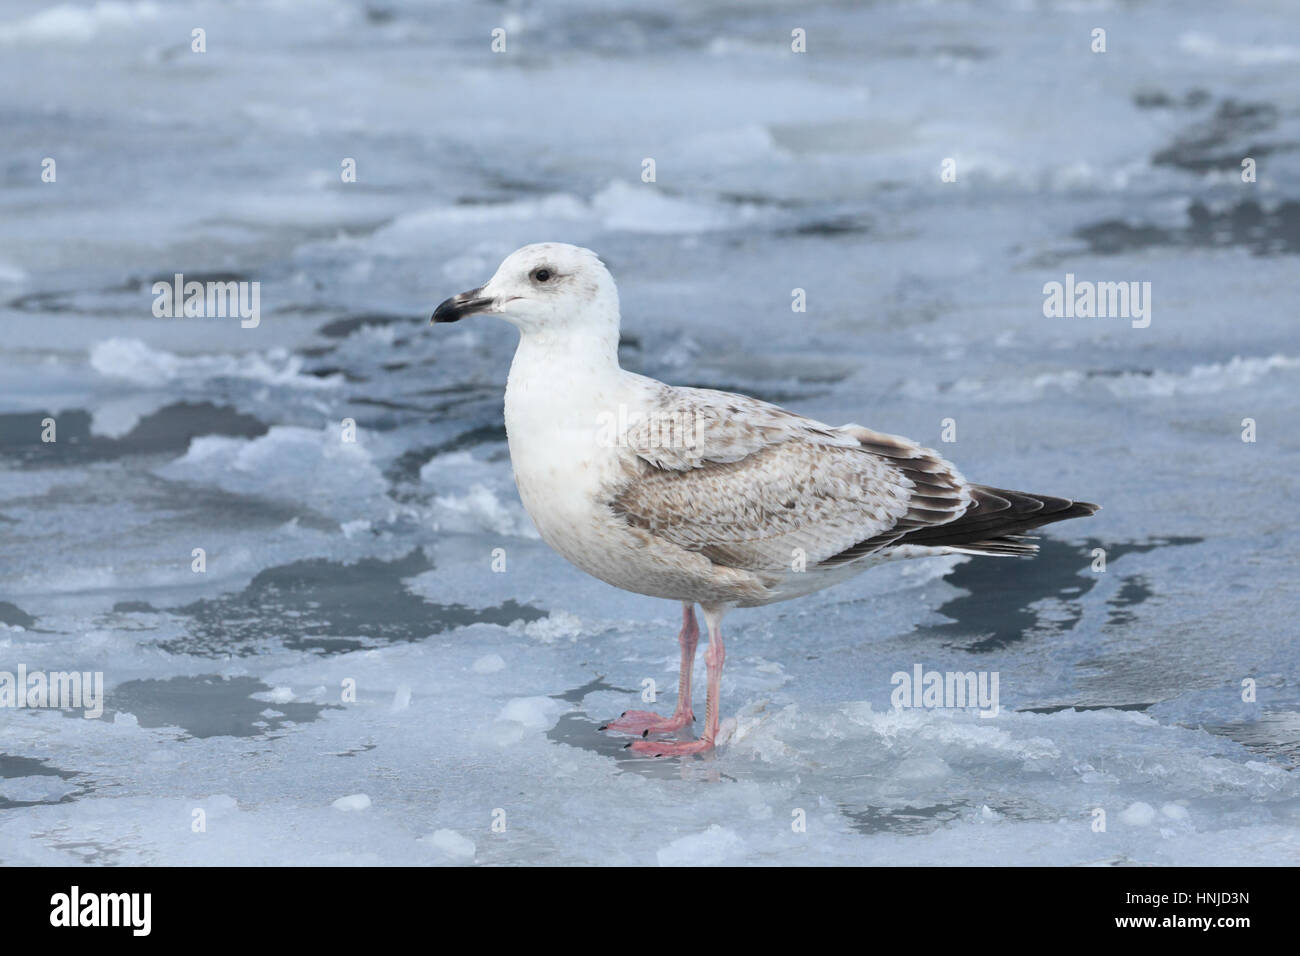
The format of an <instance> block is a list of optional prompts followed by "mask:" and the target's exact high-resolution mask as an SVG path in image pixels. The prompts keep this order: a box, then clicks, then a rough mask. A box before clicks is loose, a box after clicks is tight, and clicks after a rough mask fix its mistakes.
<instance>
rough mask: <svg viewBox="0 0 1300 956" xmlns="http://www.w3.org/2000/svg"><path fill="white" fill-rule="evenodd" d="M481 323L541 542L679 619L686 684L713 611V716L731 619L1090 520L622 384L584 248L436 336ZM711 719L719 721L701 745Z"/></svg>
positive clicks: (526, 258)
mask: <svg viewBox="0 0 1300 956" xmlns="http://www.w3.org/2000/svg"><path fill="white" fill-rule="evenodd" d="M473 312H495V313H498V314H500V315H501V316H502V317H503V318H505V319H506V320H507V321H510V322H511V323H513V324H514V325H516V326H517V327H518V328H519V330H520V340H519V347H518V349H517V350H516V352H515V358H514V362H513V363H512V365H511V368H510V377H509V380H508V382H507V385H506V397H505V421H506V433H507V436H508V439H509V444H510V459H511V463H512V465H513V467H514V474H515V482H516V484H517V486H518V488H519V496H520V498H521V500H522V501H523V504H524V507H525V508H526V509H527V511H528V513H529V515H530V516H531V517H532V519H533V521H534V523H535V524H536V525H537V529H538V531H539V533H540V534H541V536H542V538H543V539H544V540H545V541H546V542H547V543H548V544H550V545H551V546H552V547H553V548H555V550H557V551H558V552H560V554H562V555H563V556H564V557H565V558H567V559H568V560H569V561H571V562H573V563H574V564H575V565H577V566H578V567H580V568H582V569H583V570H585V571H587V572H588V573H590V574H592V575H594V576H596V577H598V578H600V579H601V580H603V581H607V582H608V583H610V584H613V585H615V586H616V587H620V588H624V589H626V590H628V591H635V592H638V593H641V594H648V595H652V596H655V597H663V598H671V599H674V600H678V601H681V602H683V604H684V605H685V606H686V609H687V612H688V618H689V619H688V620H686V621H684V624H683V632H682V633H683V638H682V646H683V667H684V668H687V669H689V658H688V655H687V650H688V649H689V656H690V657H693V655H694V649H695V645H694V640H693V639H690V640H688V639H687V635H689V634H690V633H691V627H692V622H693V618H691V617H689V610H690V607H691V606H692V605H693V604H696V603H698V604H700V605H701V606H702V607H703V608H704V611H705V617H706V620H707V623H708V625H709V632H710V653H711V654H712V655H715V658H716V659H714V658H712V657H711V663H710V692H711V698H712V697H715V696H716V677H717V674H720V671H721V666H722V643H721V635H720V631H719V628H718V624H719V622H720V621H721V617H722V614H723V613H724V612H725V611H726V609H728V608H730V607H735V606H742V607H744V606H754V605H760V604H769V603H771V602H773V601H781V600H786V599H788V598H792V597H797V596H799V595H802V594H808V593H810V592H813V591H816V590H820V589H821V588H824V587H828V586H830V585H832V584H835V583H837V582H839V581H842V580H844V579H845V578H847V577H851V576H852V575H855V574H857V573H859V572H860V571H862V570H864V569H865V568H867V567H870V566H872V565H874V564H877V563H879V562H881V561H886V560H895V559H898V558H912V557H923V556H925V555H933V554H945V553H951V552H953V551H964V552H969V553H977V554H1006V555H1015V554H1028V553H1032V551H1033V546H1032V545H1031V544H1028V543H1027V542H1026V541H1025V539H1024V538H1023V537H1022V535H1023V532H1024V531H1026V530H1029V529H1031V528H1033V527H1036V526H1038V525H1040V524H1044V523H1047V522H1048V521H1056V520H1061V519H1063V518H1069V517H1075V516H1079V515H1084V514H1091V513H1092V512H1093V511H1094V510H1096V508H1095V506H1093V505H1088V504H1086V503H1082V502H1072V501H1070V500H1069V499H1066V498H1053V497H1050V496H1041V495H1026V494H1022V493H1020V492H1010V491H1002V490H999V489H993V488H987V487H985V486H982V485H974V484H970V483H968V482H967V481H966V480H965V479H964V478H963V477H962V476H961V475H960V474H959V473H958V472H957V470H956V469H955V468H954V467H953V466H952V465H951V464H949V463H948V462H947V461H945V460H944V459H943V458H942V457H941V456H939V455H938V454H937V453H936V452H934V451H932V450H930V449H927V448H922V447H920V446H918V445H917V444H916V443H914V442H912V441H909V440H908V439H906V438H899V437H896V436H893V435H886V434H882V433H880V432H875V431H872V430H870V429H868V428H863V427H862V426H860V425H843V426H832V425H827V424H824V423H822V422H818V421H814V420H812V419H809V418H804V417H803V416H800V415H796V414H794V413H793V412H789V411H786V410H785V409H782V408H778V407H776V406H774V405H770V404H768V403H766V402H761V401H758V400H757V399H753V398H749V397H747V396H744V395H734V394H731V393H728V392H719V391H712V390H708V389H698V388H675V387H673V386H669V385H665V384H663V383H662V382H658V381H655V380H654V379H650V378H646V377H645V376H642V375H637V374H635V373H632V372H627V371H624V370H623V369H622V368H620V367H619V364H618V331H619V309H618V293H617V290H616V289H615V287H614V283H613V280H612V279H611V278H610V276H609V273H608V272H607V271H606V270H605V268H604V266H603V264H601V263H600V261H599V259H597V258H596V256H595V254H594V253H592V252H590V251H589V250H586V249H578V248H576V247H573V246H565V245H561V244H555V243H544V244H541V245H536V246H526V247H524V248H523V249H520V250H519V251H518V252H515V253H514V254H512V255H511V256H510V257H508V258H507V259H506V260H505V261H504V262H503V263H502V264H501V267H500V268H499V269H498V270H497V273H496V275H494V276H493V277H492V279H491V280H490V281H489V282H488V283H487V284H486V285H484V286H483V287H481V288H480V289H475V290H473V291H471V292H467V293H464V294H462V295H461V296H457V297H455V298H454V299H449V300H447V302H444V303H443V304H442V305H440V306H439V307H438V311H437V312H436V313H435V315H434V319H435V321H455V320H457V319H458V318H460V317H461V315H462V314H470V313H473ZM687 686H689V685H687ZM686 704H687V706H688V707H689V701H687V702H686ZM681 707H682V703H681V702H680V701H679V713H678V714H676V715H675V716H674V718H673V719H672V720H671V721H664V720H661V719H659V718H656V717H655V716H654V715H651V714H643V713H642V712H636V713H637V714H638V715H639V716H637V717H635V718H627V720H626V721H624V723H625V724H626V726H624V725H618V726H615V725H617V724H618V722H615V724H613V725H611V726H612V727H613V728H614V729H616V730H628V729H629V728H630V727H632V726H635V727H638V728H641V727H644V728H645V729H647V730H663V729H666V728H672V729H675V728H676V727H679V726H681V725H682V722H683V720H684V719H685V718H684V717H683V714H684V713H685V712H684V711H681V710H680V708H681ZM716 717H717V714H716V709H714V710H713V711H711V713H710V724H709V727H708V728H706V735H705V738H702V739H703V740H704V741H705V742H706V744H707V745H708V746H711V745H712V740H713V734H714V733H715V732H716V729H717V721H716ZM628 721H631V723H628ZM636 732H638V733H640V732H641V731H640V730H637V731H636ZM675 746H677V747H678V749H677V750H675V751H673V752H678V753H684V752H695V751H694V750H686V749H681V748H682V746H685V745H675ZM692 746H693V745H692Z"/></svg>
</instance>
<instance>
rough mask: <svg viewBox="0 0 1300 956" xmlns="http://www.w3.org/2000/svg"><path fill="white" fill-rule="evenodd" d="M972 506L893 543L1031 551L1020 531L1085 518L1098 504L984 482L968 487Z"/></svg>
mask: <svg viewBox="0 0 1300 956" xmlns="http://www.w3.org/2000/svg"><path fill="white" fill-rule="evenodd" d="M970 493H971V505H970V507H969V508H967V509H966V510H965V511H964V512H963V513H962V516H961V517H960V518H956V519H954V520H953V521H948V522H945V523H944V524H940V525H929V526H927V527H924V528H917V529H916V530H915V531H912V532H909V533H908V534H905V535H903V536H902V537H901V538H899V539H898V540H897V541H895V542H894V545H895V546H898V545H903V544H919V545H924V546H926V547H930V548H952V549H953V550H955V551H962V552H966V553H969V554H997V555H1018V554H1034V553H1035V552H1036V551H1037V550H1038V545H1036V544H1034V543H1033V542H1032V541H1031V540H1029V539H1027V538H1025V536H1024V535H1025V532H1026V531H1031V530H1033V529H1034V528H1037V527H1040V526H1041V525H1045V524H1051V523H1052V522H1053V521H1065V520H1066V519H1067V518H1086V517H1087V516H1088V515H1090V514H1093V513H1095V512H1096V511H1097V510H1098V506H1097V505H1094V504H1089V503H1088V502H1086V501H1071V500H1070V499H1069V498H1056V497H1053V496H1052V495H1030V494H1026V493H1025V492H1023V491H1007V490H1006V489H1005V488H990V487H988V486H987V485H971V486H970Z"/></svg>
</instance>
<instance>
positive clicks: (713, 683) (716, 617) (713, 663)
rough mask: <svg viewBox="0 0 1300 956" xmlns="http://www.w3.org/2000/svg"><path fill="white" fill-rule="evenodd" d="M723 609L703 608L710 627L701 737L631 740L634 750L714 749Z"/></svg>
mask: <svg viewBox="0 0 1300 956" xmlns="http://www.w3.org/2000/svg"><path fill="white" fill-rule="evenodd" d="M726 612H727V608H726V607H725V606H724V607H711V608H710V607H706V608H704V623H705V624H706V625H707V626H708V628H709V650H708V652H707V653H706V654H705V656H704V663H705V664H707V665H708V669H709V690H708V696H707V698H706V699H705V705H704V736H702V737H700V738H699V739H698V740H684V741H672V740H634V741H633V742H632V743H630V744H628V747H629V748H630V749H631V750H632V751H633V752H635V753H639V754H648V755H650V756H652V757H677V756H682V755H684V754H698V753H703V752H704V751H706V750H712V749H713V742H714V741H715V740H716V739H717V737H718V698H719V696H720V693H721V689H722V664H723V661H725V660H726V657H727V650H726V648H725V647H724V646H723V644H722V615H723V614H725V613H726Z"/></svg>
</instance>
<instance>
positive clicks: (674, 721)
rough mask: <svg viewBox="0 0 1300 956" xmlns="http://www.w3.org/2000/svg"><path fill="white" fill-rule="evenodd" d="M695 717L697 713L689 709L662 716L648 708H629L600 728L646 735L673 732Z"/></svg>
mask: <svg viewBox="0 0 1300 956" xmlns="http://www.w3.org/2000/svg"><path fill="white" fill-rule="evenodd" d="M694 719H695V715H694V714H692V713H691V712H690V711H689V710H688V711H679V712H676V713H674V714H673V715H672V716H671V717H661V716H660V715H659V714H653V713H651V712H650V711H648V710H628V711H624V712H623V714H622V716H620V717H619V718H618V719H617V720H611V721H610V722H609V723H607V724H605V725H604V726H602V727H601V728H600V729H601V730H613V731H616V732H617V733H620V734H636V735H637V736H639V737H646V736H649V735H650V734H671V733H673V732H674V731H678V730H681V729H682V728H683V727H685V726H686V725H687V724H689V723H690V722H691V721H693V720H694Z"/></svg>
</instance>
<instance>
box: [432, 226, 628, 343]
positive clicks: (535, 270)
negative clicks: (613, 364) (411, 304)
mask: <svg viewBox="0 0 1300 956" xmlns="http://www.w3.org/2000/svg"><path fill="white" fill-rule="evenodd" d="M480 314H482V315H497V316H500V317H501V318H503V319H505V320H506V321H507V322H509V323H511V324H512V325H515V326H517V327H518V328H519V330H520V331H521V332H524V333H525V334H527V333H529V332H541V331H547V332H552V331H554V332H558V331H565V330H575V331H577V330H582V331H597V332H608V331H610V330H613V331H614V333H615V335H617V330H618V289H616V288H615V286H614V277H613V276H611V275H610V274H609V270H608V269H606V268H605V264H604V263H603V262H601V261H600V258H599V257H598V256H597V255H596V254H595V253H594V252H592V251H591V250H590V249H583V248H582V247H581V246H570V245H567V244H566V243H563V242H539V243H535V244H534V245H531V246H524V247H523V248H522V249H516V250H515V251H514V252H512V253H510V255H508V256H506V258H505V261H504V262H502V263H501V265H500V266H499V267H498V268H497V271H496V274H495V275H493V276H492V278H491V279H489V280H488V281H487V282H486V283H484V284H483V285H481V286H479V287H478V288H477V289H470V290H469V291H468V292H462V293H461V294H460V295H455V296H452V297H451V298H450V299H447V300H446V301H444V302H443V303H442V304H441V305H439V306H438V308H437V309H436V310H435V311H434V313H433V319H432V321H433V322H457V321H459V320H460V319H463V318H465V317H466V316H467V315H480Z"/></svg>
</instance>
